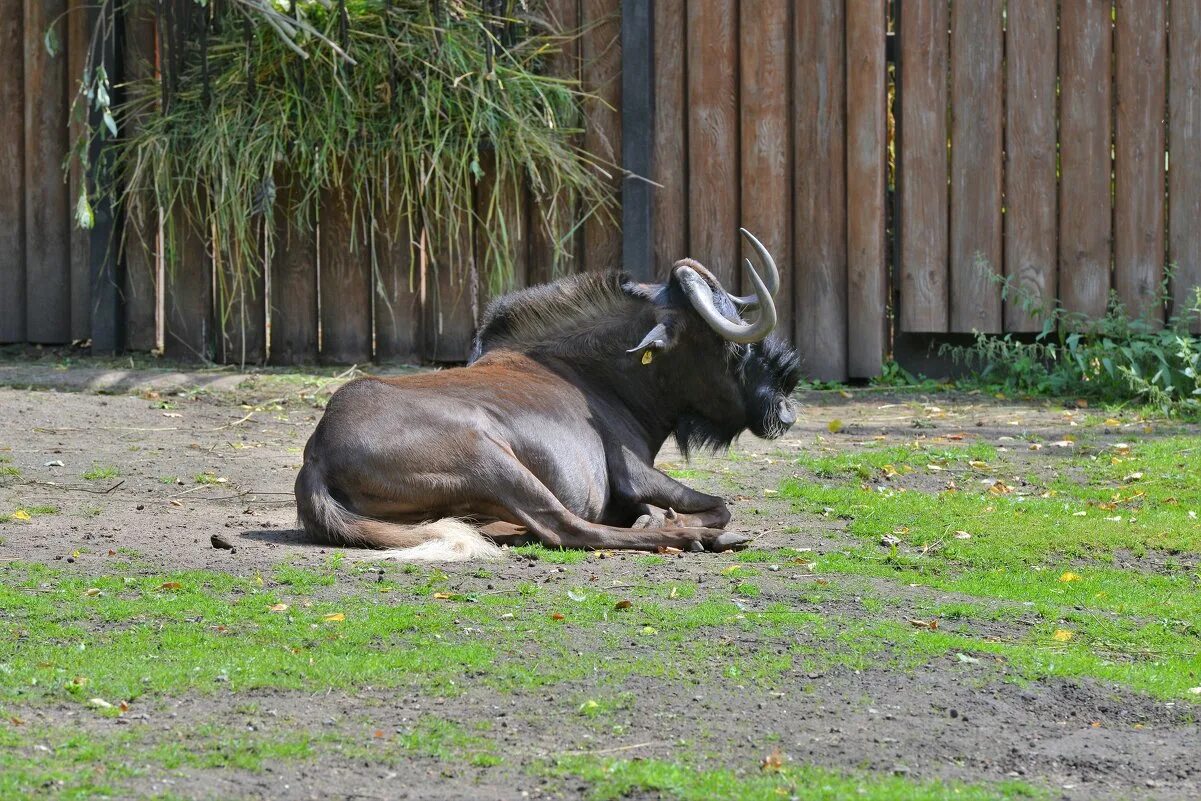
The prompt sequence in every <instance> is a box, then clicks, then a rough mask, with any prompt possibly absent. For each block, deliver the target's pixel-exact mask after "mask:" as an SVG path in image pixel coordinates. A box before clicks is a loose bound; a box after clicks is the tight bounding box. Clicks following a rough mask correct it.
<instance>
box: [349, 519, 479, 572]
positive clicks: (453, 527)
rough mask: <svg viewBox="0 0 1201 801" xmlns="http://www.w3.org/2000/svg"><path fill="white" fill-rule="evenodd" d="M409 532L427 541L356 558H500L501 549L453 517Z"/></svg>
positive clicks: (422, 525)
mask: <svg viewBox="0 0 1201 801" xmlns="http://www.w3.org/2000/svg"><path fill="white" fill-rule="evenodd" d="M410 531H411V533H412V534H415V535H419V536H422V537H427V538H428V539H427V540H426V541H425V542H423V543H421V544H420V545H413V546H410V547H408V548H384V549H382V550H376V551H363V552H361V553H359V554H356V556H357V557H358V558H359V559H364V560H371V561H377V560H381V559H395V560H397V561H401V562H467V561H470V560H472V559H500V558H501V557H502V552H501V550H500V548H498V547H497V546H496V545H494V544H493V543H491V542H489V541H488V540H486V539H484V537H483V535H482V534H480V533H479V531H478V530H477V529H476V528H475V527H474V526H471V525H469V524H467V523H464V522H463V521H462V520H459V519H457V518H454V517H444V518H442V519H441V520H435V521H433V522H432V523H422V524H421V525H419V526H413V527H412V529H411V530H410Z"/></svg>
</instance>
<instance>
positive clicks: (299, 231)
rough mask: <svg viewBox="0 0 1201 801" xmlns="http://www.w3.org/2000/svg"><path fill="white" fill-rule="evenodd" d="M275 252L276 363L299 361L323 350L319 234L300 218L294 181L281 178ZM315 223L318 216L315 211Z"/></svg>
mask: <svg viewBox="0 0 1201 801" xmlns="http://www.w3.org/2000/svg"><path fill="white" fill-rule="evenodd" d="M276 184H277V186H278V194H277V195H276V203H275V209H274V224H275V231H276V239H275V251H274V252H273V253H272V254H271V259H270V268H269V269H270V285H271V325H270V342H271V345H270V355H269V360H270V362H271V363H272V364H297V363H299V362H303V361H310V360H312V359H313V358H315V357H316V354H317V236H316V232H315V231H313V230H312V228H311V227H309V228H306V227H304V226H301V225H298V224H296V223H295V222H294V220H295V217H296V213H295V212H296V207H297V204H298V203H302V202H304V201H303V199H302V198H300V197H297V196H296V194H297V193H296V192H295V191H294V187H293V184H292V179H291V178H289V177H288V176H277V177H276ZM308 216H309V220H310V226H311V224H312V217H313V215H312V214H310V215H308Z"/></svg>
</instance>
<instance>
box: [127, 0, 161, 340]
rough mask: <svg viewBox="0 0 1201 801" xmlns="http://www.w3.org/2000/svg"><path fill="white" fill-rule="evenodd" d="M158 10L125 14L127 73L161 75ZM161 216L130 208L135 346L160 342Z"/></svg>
mask: <svg viewBox="0 0 1201 801" xmlns="http://www.w3.org/2000/svg"><path fill="white" fill-rule="evenodd" d="M157 35H158V34H157V28H156V26H155V21H154V14H153V13H152V12H151V11H150V10H149V9H148V8H146V7H145V6H136V7H133V8H131V9H129V10H128V11H127V12H126V15H125V39H124V53H123V54H122V58H123V61H124V66H125V74H126V76H127V77H128V78H129V79H130V80H140V79H143V78H148V77H151V76H153V75H154V74H155V40H156V38H157ZM140 122H141V120H140V118H139V117H132V118H130V119H129V120H127V122H126V126H127V127H128V128H130V129H136V128H137V126H138V125H139V124H140ZM158 218H159V215H158V212H157V211H156V210H155V209H154V208H153V207H151V206H150V205H149V204H144V207H143V208H142V209H141V212H140V213H135V212H134V210H132V209H129V208H126V209H125V215H124V220H125V228H124V232H123V234H122V249H123V255H124V258H125V288H124V292H123V295H124V300H125V347H126V348H127V349H129V350H154V349H155V348H158V347H160V346H161V343H160V342H159V341H158V327H157V315H158V306H159V303H158V300H159V299H158V294H159V293H158V281H159V267H160V259H159V255H160V248H161V244H160V239H159V219H158Z"/></svg>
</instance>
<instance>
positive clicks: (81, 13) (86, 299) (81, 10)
mask: <svg viewBox="0 0 1201 801" xmlns="http://www.w3.org/2000/svg"><path fill="white" fill-rule="evenodd" d="M87 6H88V4H87V3H86V2H85V0H70V3H69V4H68V11H67V18H66V20H65V22H66V28H67V42H66V47H67V74H66V81H67V84H66V100H65V102H66V103H67V107H68V109H69V112H68V113H69V117H70V130H69V134H68V136H69V143H70V146H71V147H73V146H74V144H75V142H76V140H77V139H78V138H79V136H80V135H81V134H82V133H83V129H84V122H85V121H86V120H87V101H86V99H82V98H81V99H78V100H77V99H76V98H77V93H78V90H79V86H80V83H81V77H82V75H83V65H84V64H85V63H87V56H88V47H89V45H90V42H89V38H90V34H91V30H90V28H89V26H88V9H87ZM60 58H61V57H60ZM84 180H85V176H84V172H83V168H82V166H81V165H80V163H79V161H78V160H77V159H76V160H73V161H72V162H71V169H70V172H69V173H68V182H67V198H68V203H69V206H68V208H69V210H70V211H69V214H71V221H70V222H69V226H70V231H71V242H70V253H71V311H70V318H71V339H73V340H85V339H90V338H91V336H92V280H91V270H90V268H91V265H90V263H89V250H90V248H89V247H88V241H89V239H90V235H89V233H88V231H87V230H86V229H83V228H80V227H79V226H78V225H77V224H76V223H75V221H74V211H75V204H76V203H78V202H79V193H80V189H81V188H82V185H83V183H84Z"/></svg>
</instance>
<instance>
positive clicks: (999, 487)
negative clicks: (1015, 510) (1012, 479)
mask: <svg viewBox="0 0 1201 801" xmlns="http://www.w3.org/2000/svg"><path fill="white" fill-rule="evenodd" d="M988 491H989V492H991V493H992V494H993V495H1008V494H1009V493H1011V492H1013V487H1011V486H1009V485H1008V484H1006V483H1005V482H1004V481H996V482H993V484H992V486H990V487H989V488H988Z"/></svg>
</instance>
